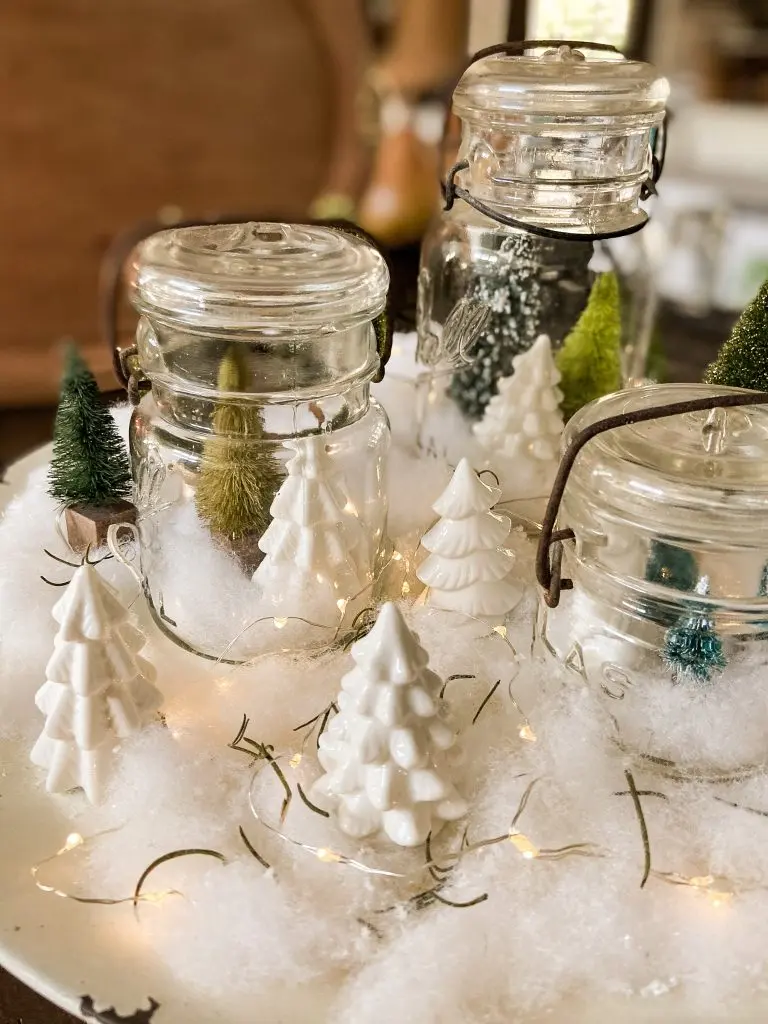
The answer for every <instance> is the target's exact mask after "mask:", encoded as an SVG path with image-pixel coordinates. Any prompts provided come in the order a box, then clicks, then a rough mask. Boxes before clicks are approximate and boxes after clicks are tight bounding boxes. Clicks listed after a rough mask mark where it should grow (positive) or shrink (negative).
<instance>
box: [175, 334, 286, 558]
mask: <svg viewBox="0 0 768 1024" xmlns="http://www.w3.org/2000/svg"><path fill="white" fill-rule="evenodd" d="M244 385H245V365H244V363H243V357H242V354H241V350H240V348H239V346H238V345H237V344H232V345H230V347H229V348H228V349H227V351H226V353H225V355H224V357H223V359H222V361H221V366H220V367H219V380H218V387H219V391H221V392H222V393H224V394H230V395H231V394H234V393H237V392H241V391H243V390H244ZM282 477H283V474H282V472H281V468H280V463H279V462H278V461H277V459H275V457H274V455H273V454H272V452H271V451H270V450H269V447H268V445H267V444H266V443H265V440H264V423H263V420H262V416H261V412H260V410H259V409H258V408H257V407H256V406H255V405H251V404H246V403H244V402H242V401H236V400H233V399H224V400H223V401H222V402H221V403H220V404H219V407H218V408H217V410H216V412H215V413H214V416H213V436H212V437H211V438H210V439H209V440H208V441H206V443H205V447H204V449H203V457H202V461H201V468H200V478H199V481H198V484H197V491H196V494H195V500H196V504H197V511H198V514H199V515H200V518H201V519H203V520H204V521H205V522H206V523H207V524H208V525H209V526H210V528H211V531H212V532H213V533H214V534H216V535H218V536H219V537H221V538H225V539H226V540H228V541H230V542H235V544H236V543H237V542H239V541H240V540H242V539H243V538H245V537H254V536H255V537H256V538H258V536H260V535H261V534H262V533H263V532H264V530H266V528H267V526H268V525H269V522H270V514H269V508H270V505H271V504H272V499H273V498H274V496H275V493H276V491H277V488H278V487H279V485H280V481H281V480H282ZM251 546H252V545H251Z"/></svg>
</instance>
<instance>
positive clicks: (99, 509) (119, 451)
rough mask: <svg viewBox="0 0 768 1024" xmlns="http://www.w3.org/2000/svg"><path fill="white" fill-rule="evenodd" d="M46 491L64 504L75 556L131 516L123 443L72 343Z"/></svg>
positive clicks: (133, 512) (128, 471)
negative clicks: (114, 524)
mask: <svg viewBox="0 0 768 1024" xmlns="http://www.w3.org/2000/svg"><path fill="white" fill-rule="evenodd" d="M48 490H49V493H50V495H51V497H53V498H55V499H56V501H58V502H60V503H61V505H62V506H64V508H65V510H66V511H65V523H66V529H67V539H68V541H69V544H70V547H71V548H72V549H73V550H74V551H77V552H80V553H82V552H84V551H85V550H86V549H87V548H88V547H93V548H97V547H100V546H101V545H102V544H104V543H105V542H106V538H107V530H108V529H109V527H110V525H111V524H112V523H120V522H133V521H134V520H135V518H136V509H135V508H134V506H133V505H132V504H131V503H130V501H128V499H129V498H130V496H131V491H132V484H131V469H130V465H129V463H128V452H127V450H126V447H125V443H124V442H123V439H122V438H121V436H120V433H119V431H118V429H117V426H116V424H115V421H114V419H113V418H112V414H111V412H110V411H109V409H108V408H107V407H106V406H105V405H104V403H103V402H102V399H101V394H100V392H99V386H98V384H97V383H96V378H95V377H94V376H93V374H92V373H91V371H90V370H89V369H88V367H87V366H86V364H85V362H84V361H83V359H82V357H81V355H80V353H79V352H78V351H77V349H76V348H75V347H74V345H71V346H69V348H68V349H67V352H66V356H65V364H64V374H63V376H62V381H61V391H60V396H59V407H58V410H57V412H56V420H55V422H54V427H53V455H52V457H51V466H50V470H49V473H48Z"/></svg>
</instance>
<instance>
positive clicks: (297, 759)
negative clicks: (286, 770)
mask: <svg viewBox="0 0 768 1024" xmlns="http://www.w3.org/2000/svg"><path fill="white" fill-rule="evenodd" d="M288 764H289V765H290V766H291V768H298V767H299V765H300V764H301V754H294V755H293V757H292V758H291V760H290V761H289V762H288Z"/></svg>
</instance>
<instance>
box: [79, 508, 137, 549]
mask: <svg viewBox="0 0 768 1024" xmlns="http://www.w3.org/2000/svg"><path fill="white" fill-rule="evenodd" d="M64 522H65V525H66V528H67V540H68V541H69V546H70V547H71V548H72V550H73V551H76V552H77V553H78V554H81V555H82V554H85V552H86V551H87V550H88V548H89V547H90V549H91V550H92V551H95V550H96V549H97V548H101V547H103V546H104V545H105V544H106V543H107V531H108V530H109V528H110V526H112V524H113V523H135V522H136V506H135V505H132V504H131V503H130V501H116V502H115V503H114V504H112V505H101V506H99V507H96V506H95V505H71V506H70V507H69V508H68V509H67V510H66V511H65V513H64Z"/></svg>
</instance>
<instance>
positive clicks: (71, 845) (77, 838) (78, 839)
mask: <svg viewBox="0 0 768 1024" xmlns="http://www.w3.org/2000/svg"><path fill="white" fill-rule="evenodd" d="M84 841H85V840H84V839H83V837H82V836H81V835H80V833H79V832H70V834H69V835H68V836H67V841H66V842H65V843H64V849H65V850H74V849H75V847H76V846H82V845H83V843H84Z"/></svg>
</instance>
